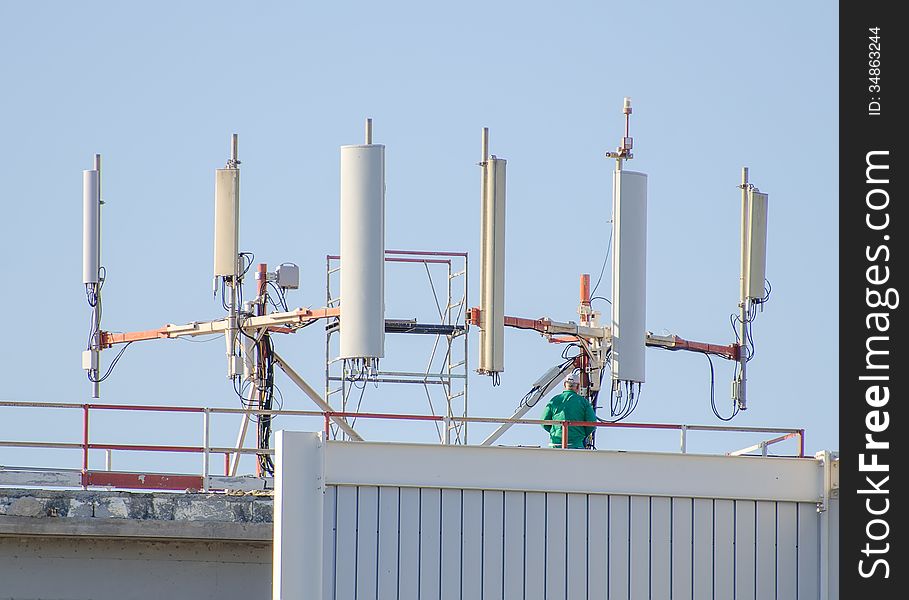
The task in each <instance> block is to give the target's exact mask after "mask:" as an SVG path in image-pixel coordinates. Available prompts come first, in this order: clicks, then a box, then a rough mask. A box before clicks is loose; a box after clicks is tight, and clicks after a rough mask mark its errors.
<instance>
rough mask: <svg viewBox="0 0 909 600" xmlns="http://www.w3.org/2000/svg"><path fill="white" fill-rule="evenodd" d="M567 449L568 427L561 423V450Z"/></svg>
mask: <svg viewBox="0 0 909 600" xmlns="http://www.w3.org/2000/svg"><path fill="white" fill-rule="evenodd" d="M567 447H568V425H566V424H565V422H564V421H563V422H562V448H567Z"/></svg>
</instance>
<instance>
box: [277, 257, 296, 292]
mask: <svg viewBox="0 0 909 600" xmlns="http://www.w3.org/2000/svg"><path fill="white" fill-rule="evenodd" d="M278 287H282V288H284V289H288V290H295V289H297V288H299V287H300V267H298V266H297V265H295V264H292V263H285V264H283V265H281V266H279V267H278Z"/></svg>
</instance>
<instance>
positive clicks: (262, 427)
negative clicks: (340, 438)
mask: <svg viewBox="0 0 909 600" xmlns="http://www.w3.org/2000/svg"><path fill="white" fill-rule="evenodd" d="M256 283H257V284H258V285H257V286H256V314H257V315H258V316H263V315H265V314H266V313H267V312H268V306H267V305H266V302H265V294H266V292H267V291H268V265H267V264H266V263H259V265H258V267H256ZM267 335H268V334H267V333H266V334H265V335H263V336H261V338H260V340H259V344H258V346H259V347H258V349H257V352H256V382H257V383H258V385H257V386H256V387H257V388H258V392H259V393H258V394H257V395H256V396H257V402H256V404H257V406H258V407H259V408H261V409H265V408H268V409H270V408H271V407H270V406H265V399H266V396H267V394H268V391H267V390H266V385H267V383H266V377H267V373H266V372H265V354H266V353H267V352H268V342H267V340H266V336H267ZM257 337H258V336H257ZM256 423H257V427H256V432H257V435H256V447H259V446H260V445H262V446H264V447H267V446H268V438H267V437H266V435H265V432H266V430H267V428H268V426H269V425H270V423H271V415H258V417H257V418H256ZM265 456H266V455H265V454H259V455H256V475H257V476H259V477H264V476H265V472H264V470H263V469H262V463H263V462H264V459H265Z"/></svg>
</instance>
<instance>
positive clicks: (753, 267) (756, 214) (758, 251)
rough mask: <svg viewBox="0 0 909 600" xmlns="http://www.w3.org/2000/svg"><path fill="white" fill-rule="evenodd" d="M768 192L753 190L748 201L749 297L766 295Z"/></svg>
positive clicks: (746, 267) (747, 267) (747, 275)
mask: <svg viewBox="0 0 909 600" xmlns="http://www.w3.org/2000/svg"><path fill="white" fill-rule="evenodd" d="M767 200H768V197H767V194H762V193H761V192H757V191H754V190H752V191H751V193H750V194H749V202H748V241H747V244H746V246H745V247H746V249H747V257H748V258H747V261H746V263H745V265H746V266H745V290H746V292H747V295H748V297H749V298H763V297H764V291H765V290H764V278H765V277H766V274H765V271H766V266H767Z"/></svg>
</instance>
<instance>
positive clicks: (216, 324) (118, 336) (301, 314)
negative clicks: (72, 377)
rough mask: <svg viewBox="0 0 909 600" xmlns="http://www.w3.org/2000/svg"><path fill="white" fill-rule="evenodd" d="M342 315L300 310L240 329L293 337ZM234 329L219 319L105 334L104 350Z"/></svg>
mask: <svg viewBox="0 0 909 600" xmlns="http://www.w3.org/2000/svg"><path fill="white" fill-rule="evenodd" d="M340 314H341V309H340V308H317V309H309V308H298V309H296V310H292V311H288V312H280V313H271V314H269V315H262V316H256V317H247V318H244V319H242V321H241V322H240V327H241V328H242V329H247V330H248V329H260V328H262V327H268V328H270V329H271V328H274V330H275V331H277V332H279V333H290V332H293V331H294V329H293V327H286V326H292V325H306V324H307V323H310V322H312V321H315V320H317V319H328V318H331V317H337V316H339V315H340ZM230 327H231V325H230V319H219V320H217V321H193V322H192V323H187V324H185V325H173V324H167V325H164V326H163V327H159V328H158V329H148V330H145V331H130V332H126V333H112V332H110V331H102V332H101V347H102V348H110V347H111V346H113V345H114V344H124V343H128V342H138V341H143V340H155V339H174V338H178V337H195V336H198V335H211V334H215V333H224V332H225V331H227V330H228V329H230Z"/></svg>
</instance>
